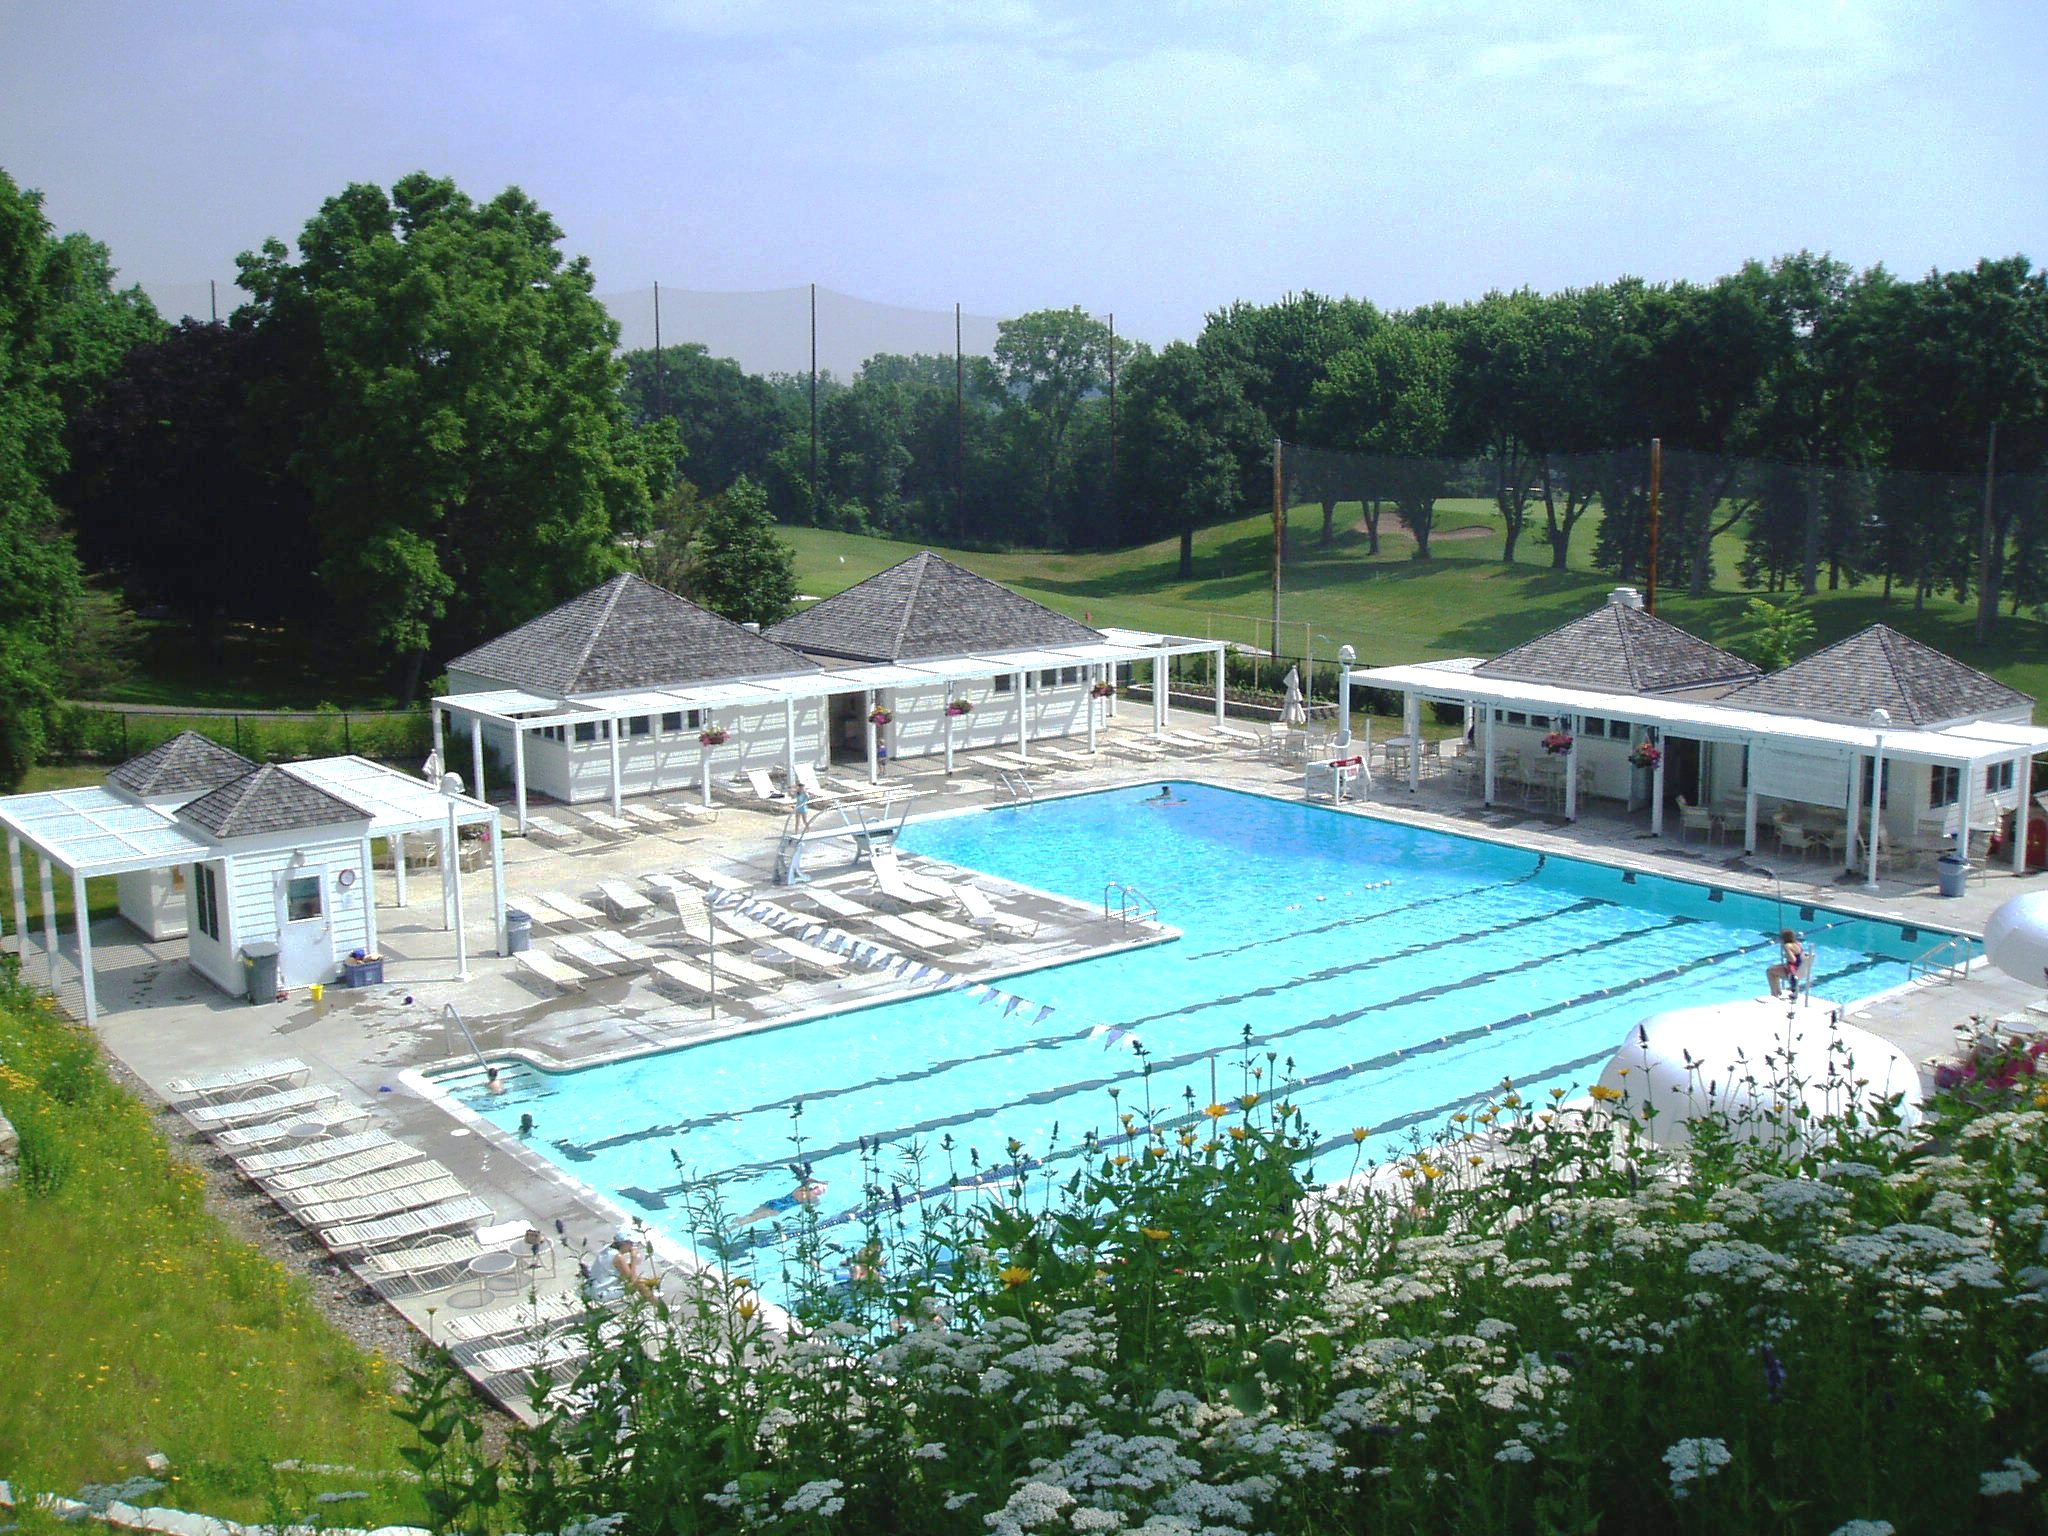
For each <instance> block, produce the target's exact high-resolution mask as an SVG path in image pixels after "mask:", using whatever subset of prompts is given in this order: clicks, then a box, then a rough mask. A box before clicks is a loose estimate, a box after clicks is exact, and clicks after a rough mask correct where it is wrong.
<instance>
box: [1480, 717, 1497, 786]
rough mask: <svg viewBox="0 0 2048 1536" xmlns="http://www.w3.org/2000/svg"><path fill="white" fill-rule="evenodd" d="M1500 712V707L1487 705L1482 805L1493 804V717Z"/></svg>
mask: <svg viewBox="0 0 2048 1536" xmlns="http://www.w3.org/2000/svg"><path fill="white" fill-rule="evenodd" d="M1498 713H1499V709H1498V707H1497V706H1496V705H1492V704H1489V705H1487V706H1486V744H1485V746H1484V748H1483V749H1482V752H1481V755H1482V756H1483V757H1484V759H1485V765H1486V783H1485V788H1484V789H1483V790H1482V791H1481V794H1480V803H1481V804H1482V805H1492V804H1493V717H1494V716H1495V715H1496V714H1498Z"/></svg>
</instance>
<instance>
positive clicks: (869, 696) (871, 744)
mask: <svg viewBox="0 0 2048 1536" xmlns="http://www.w3.org/2000/svg"><path fill="white" fill-rule="evenodd" d="M860 709H861V716H862V718H863V719H865V720H866V721H867V727H868V782H869V783H870V784H879V783H881V782H882V768H881V763H880V761H879V760H878V759H877V757H876V755H875V747H876V746H877V742H876V740H875V690H874V689H872V688H863V689H862V690H861V695H860Z"/></svg>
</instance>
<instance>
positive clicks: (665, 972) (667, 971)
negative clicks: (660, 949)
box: [654, 960, 725, 997]
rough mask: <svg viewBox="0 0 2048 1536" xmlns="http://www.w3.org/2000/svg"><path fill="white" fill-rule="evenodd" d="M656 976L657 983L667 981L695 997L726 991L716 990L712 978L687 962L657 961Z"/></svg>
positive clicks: (720, 988) (718, 988)
mask: <svg viewBox="0 0 2048 1536" xmlns="http://www.w3.org/2000/svg"><path fill="white" fill-rule="evenodd" d="M654 976H655V980H656V981H657V982H663V981H665V982H667V983H669V985H671V986H674V987H679V988H681V989H682V990H683V991H685V992H688V993H689V994H691V995H692V996H693V997H709V996H710V995H711V994H712V992H713V991H714V990H716V991H719V992H723V991H724V990H725V989H724V988H723V987H717V988H714V987H713V985H712V981H711V977H710V976H709V975H708V974H706V973H705V972H704V971H703V970H701V969H699V968H698V967H697V966H694V965H692V964H691V963H690V962H689V961H687V960H657V961H655V962H654Z"/></svg>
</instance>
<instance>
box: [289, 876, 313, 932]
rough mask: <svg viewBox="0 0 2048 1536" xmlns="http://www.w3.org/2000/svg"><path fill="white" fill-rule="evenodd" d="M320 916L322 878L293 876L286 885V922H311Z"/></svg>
mask: <svg viewBox="0 0 2048 1536" xmlns="http://www.w3.org/2000/svg"><path fill="white" fill-rule="evenodd" d="M319 915H320V877H319V876H318V875H293V876H291V877H290V878H289V879H287V880H286V881H285V883H284V920H285V921H286V922H288V923H304V922H310V921H312V920H313V919H314V918H317V917H318V916H319Z"/></svg>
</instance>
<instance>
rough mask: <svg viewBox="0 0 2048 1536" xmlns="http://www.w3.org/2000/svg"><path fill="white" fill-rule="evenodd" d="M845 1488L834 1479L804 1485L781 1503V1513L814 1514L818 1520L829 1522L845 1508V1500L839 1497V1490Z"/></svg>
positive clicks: (829, 1478)
mask: <svg viewBox="0 0 2048 1536" xmlns="http://www.w3.org/2000/svg"><path fill="white" fill-rule="evenodd" d="M845 1486H846V1484H844V1483H842V1482H841V1481H840V1480H839V1479H838V1478H836V1477H828V1478H824V1479H822V1480H821V1481H818V1482H812V1483H805V1484H804V1485H803V1487H801V1488H799V1489H797V1491H796V1492H795V1493H792V1494H791V1495H790V1496H789V1497H788V1499H786V1500H785V1501H784V1502H783V1505H782V1511H783V1513H784V1514H806V1513H811V1512H815V1513H816V1514H817V1515H818V1517H819V1518H820V1519H822V1520H829V1519H831V1518H832V1517H833V1516H834V1515H836V1514H838V1513H839V1512H840V1511H841V1510H842V1509H844V1508H846V1500H844V1499H842V1498H840V1497H839V1490H840V1489H842V1488H844V1487H845Z"/></svg>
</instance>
